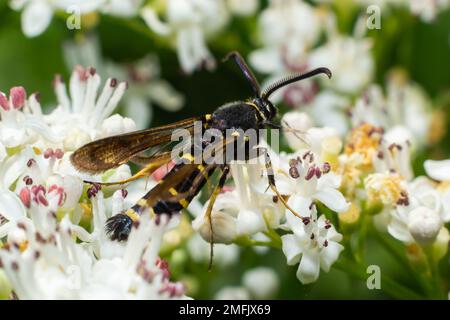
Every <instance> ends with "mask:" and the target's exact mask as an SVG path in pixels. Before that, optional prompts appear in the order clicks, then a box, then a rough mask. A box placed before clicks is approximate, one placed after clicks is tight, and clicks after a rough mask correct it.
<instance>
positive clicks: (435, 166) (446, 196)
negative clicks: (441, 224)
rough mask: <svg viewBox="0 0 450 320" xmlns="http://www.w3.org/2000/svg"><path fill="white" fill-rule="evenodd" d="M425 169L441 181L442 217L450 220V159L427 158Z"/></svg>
mask: <svg viewBox="0 0 450 320" xmlns="http://www.w3.org/2000/svg"><path fill="white" fill-rule="evenodd" d="M424 167H425V171H426V173H427V174H428V176H430V177H431V178H433V179H435V180H438V181H441V185H440V186H438V188H437V189H438V191H439V193H440V196H441V202H442V219H443V220H444V221H445V222H448V221H450V187H449V185H448V182H449V181H450V173H449V172H450V160H441V161H435V160H426V161H425V163H424Z"/></svg>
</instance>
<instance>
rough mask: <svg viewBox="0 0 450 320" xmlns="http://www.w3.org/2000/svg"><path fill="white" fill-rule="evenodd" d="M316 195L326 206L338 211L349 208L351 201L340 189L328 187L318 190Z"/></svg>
mask: <svg viewBox="0 0 450 320" xmlns="http://www.w3.org/2000/svg"><path fill="white" fill-rule="evenodd" d="M314 197H315V198H316V199H317V200H319V201H320V202H322V203H323V204H324V205H325V206H327V207H328V208H330V209H331V210H333V211H336V212H345V211H347V210H348V207H349V206H350V203H349V202H347V200H345V197H344V196H343V195H342V193H340V192H339V191H338V190H336V189H333V188H326V189H323V190H320V191H318V192H317V193H316V194H315V195H314Z"/></svg>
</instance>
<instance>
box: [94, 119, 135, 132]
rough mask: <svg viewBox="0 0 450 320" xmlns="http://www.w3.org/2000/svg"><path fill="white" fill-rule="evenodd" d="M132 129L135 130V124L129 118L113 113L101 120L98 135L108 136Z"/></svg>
mask: <svg viewBox="0 0 450 320" xmlns="http://www.w3.org/2000/svg"><path fill="white" fill-rule="evenodd" d="M134 130H136V124H135V123H134V121H133V120H132V119H131V118H125V117H122V116H121V115H119V114H115V115H112V116H111V117H109V118H107V119H105V120H104V121H103V123H102V126H101V130H100V137H110V136H114V135H118V134H122V133H126V132H131V131H134Z"/></svg>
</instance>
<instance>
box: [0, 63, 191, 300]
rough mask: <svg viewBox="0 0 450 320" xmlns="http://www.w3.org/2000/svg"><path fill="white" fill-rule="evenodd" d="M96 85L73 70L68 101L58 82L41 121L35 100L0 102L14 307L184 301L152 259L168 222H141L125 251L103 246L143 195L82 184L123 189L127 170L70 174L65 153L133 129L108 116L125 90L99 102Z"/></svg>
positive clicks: (4, 228)
mask: <svg viewBox="0 0 450 320" xmlns="http://www.w3.org/2000/svg"><path fill="white" fill-rule="evenodd" d="M100 85H101V79H100V77H99V75H98V74H97V73H96V71H95V70H94V69H92V68H87V69H85V68H82V67H80V66H78V67H76V68H75V70H74V72H73V73H72V77H71V79H70V83H69V88H70V89H69V90H70V96H69V94H68V93H67V89H66V85H65V84H64V83H63V81H62V79H61V77H60V76H57V77H56V79H55V82H54V89H55V93H56V96H57V100H58V105H57V107H56V108H54V110H53V111H51V112H50V113H49V114H45V113H43V111H42V109H41V106H40V103H39V98H38V97H39V95H38V94H32V95H31V96H30V97H27V95H26V91H25V89H24V88H22V87H15V88H12V89H11V90H10V93H9V97H8V96H7V95H6V94H4V93H0V101H1V102H0V103H1V117H2V118H1V121H0V127H1V131H2V135H1V137H2V141H1V144H0V146H1V148H2V157H1V162H0V167H1V184H0V187H1V189H0V212H1V224H0V238H1V239H3V241H2V249H1V250H0V262H1V266H2V268H3V270H4V272H5V274H6V276H7V278H8V279H9V282H10V285H11V287H12V289H13V290H14V295H15V296H16V297H18V298H19V299H37V298H45V299H55V298H56V299H74V298H77V299H92V298H102V299H105V298H110V299H162V298H183V297H184V292H185V288H184V286H183V285H182V284H180V283H172V282H170V280H169V276H170V273H169V270H168V266H167V263H166V262H164V261H163V260H161V259H160V258H159V257H158V254H159V249H160V246H161V242H162V237H163V235H164V233H165V231H166V230H167V229H168V228H172V226H173V225H174V224H175V225H176V224H177V221H176V219H172V220H173V221H168V220H164V219H163V220H162V221H160V223H159V224H155V222H154V221H153V220H150V218H149V215H145V217H143V219H142V220H141V222H140V224H139V225H136V226H135V227H134V228H133V231H132V233H131V234H130V239H129V241H128V242H127V244H120V243H117V242H113V241H111V240H110V239H109V238H108V237H107V235H106V234H105V228H104V225H105V222H106V219H107V218H108V217H110V216H111V215H112V214H117V213H119V212H121V211H122V210H123V209H124V207H125V206H128V205H130V204H129V203H126V204H125V203H124V201H125V197H130V198H132V200H131V201H134V200H136V198H138V197H139V196H141V195H142V192H143V190H142V189H141V190H139V191H136V192H134V193H135V194H130V195H128V193H129V192H128V191H127V190H124V189H119V190H116V189H117V188H114V187H109V188H105V190H104V191H103V190H100V189H99V187H98V186H96V185H94V186H92V187H90V188H89V189H87V190H86V188H85V187H84V183H83V179H89V180H93V181H95V180H97V179H100V180H101V181H117V180H122V179H126V178H128V177H130V175H131V171H130V168H129V167H128V166H127V165H123V166H120V167H119V168H117V169H114V170H111V171H109V172H105V173H104V174H102V175H101V176H88V175H82V174H80V173H79V172H77V171H76V170H75V169H74V168H73V167H72V166H71V164H70V161H69V156H70V153H71V152H72V151H73V150H75V149H76V148H78V147H80V146H81V145H83V144H85V143H87V142H89V141H92V140H93V139H97V138H101V137H106V136H109V135H113V134H120V133H124V132H128V131H131V130H134V129H135V124H134V121H133V120H131V119H130V118H124V117H122V116H120V115H118V114H114V115H111V114H112V112H113V111H114V109H115V108H116V106H117V104H118V103H119V101H120V99H121V98H122V96H123V94H124V92H125V90H126V88H127V84H126V83H125V82H119V81H117V80H116V79H114V78H110V79H108V80H107V81H106V83H105V85H104V87H103V90H102V91H101V92H100V93H98V89H99V88H100ZM131 191H132V190H131ZM105 195H107V197H105ZM89 230H90V232H89ZM6 294H9V293H6Z"/></svg>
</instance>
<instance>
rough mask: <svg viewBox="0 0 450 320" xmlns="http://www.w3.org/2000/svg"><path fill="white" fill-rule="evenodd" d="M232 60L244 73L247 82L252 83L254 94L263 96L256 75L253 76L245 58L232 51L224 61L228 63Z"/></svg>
mask: <svg viewBox="0 0 450 320" xmlns="http://www.w3.org/2000/svg"><path fill="white" fill-rule="evenodd" d="M230 58H232V59H233V60H234V62H236V64H237V65H238V66H239V69H241V71H242V73H243V74H244V76H245V78H246V79H247V81H248V82H249V83H250V85H251V87H252V89H253V92H254V93H255V95H256V96H257V97H259V96H260V95H261V87H260V86H259V83H258V80H256V77H255V75H254V74H253V72H252V70H250V68H249V67H248V65H247V64H246V63H245V60H244V58H242V56H241V55H240V54H239V52H237V51H232V52H230V53H229V54H227V55H226V56H225V58H224V59H223V60H222V61H224V62H225V61H227V60H228V59H230Z"/></svg>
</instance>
